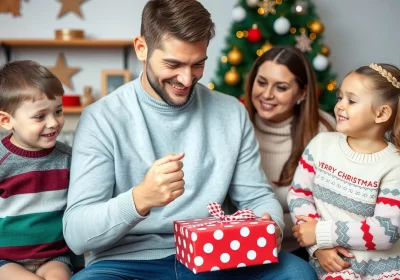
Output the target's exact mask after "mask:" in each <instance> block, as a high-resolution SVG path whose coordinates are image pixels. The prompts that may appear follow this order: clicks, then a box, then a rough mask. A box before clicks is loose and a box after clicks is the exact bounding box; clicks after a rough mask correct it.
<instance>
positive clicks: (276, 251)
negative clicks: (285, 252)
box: [272, 248, 278, 257]
mask: <svg viewBox="0 0 400 280" xmlns="http://www.w3.org/2000/svg"><path fill="white" fill-rule="evenodd" d="M272 254H273V255H274V257H277V256H278V249H276V248H275V249H274V250H273V251H272Z"/></svg>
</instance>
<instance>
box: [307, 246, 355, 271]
mask: <svg viewBox="0 0 400 280" xmlns="http://www.w3.org/2000/svg"><path fill="white" fill-rule="evenodd" d="M339 253H340V254H342V255H343V256H345V257H347V258H352V257H353V254H351V253H350V252H349V251H347V250H346V249H345V248H343V247H335V248H331V249H318V250H316V251H315V252H314V255H315V257H316V258H317V259H318V262H319V264H320V265H321V266H322V268H323V269H324V270H325V272H327V273H333V272H339V271H342V270H343V269H346V268H348V267H349V266H350V263H349V262H347V261H345V260H343V259H342V258H341V256H339Z"/></svg>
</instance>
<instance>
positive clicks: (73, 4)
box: [58, 0, 86, 19]
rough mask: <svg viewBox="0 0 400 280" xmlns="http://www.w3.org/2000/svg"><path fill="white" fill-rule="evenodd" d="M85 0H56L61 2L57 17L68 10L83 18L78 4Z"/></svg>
mask: <svg viewBox="0 0 400 280" xmlns="http://www.w3.org/2000/svg"><path fill="white" fill-rule="evenodd" d="M85 1H86V0H58V2H60V3H62V7H61V10H60V12H59V13H58V18H60V17H62V16H64V15H65V14H66V13H68V12H74V13H75V14H76V15H77V16H79V17H80V18H82V19H83V15H82V12H81V8H80V4H82V3H83V2H85Z"/></svg>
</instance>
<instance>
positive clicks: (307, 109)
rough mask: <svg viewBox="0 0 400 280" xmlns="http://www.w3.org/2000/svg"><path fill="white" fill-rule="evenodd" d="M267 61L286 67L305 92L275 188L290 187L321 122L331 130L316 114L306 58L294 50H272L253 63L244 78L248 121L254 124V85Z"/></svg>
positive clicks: (297, 107) (312, 80)
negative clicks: (302, 156)
mask: <svg viewBox="0 0 400 280" xmlns="http://www.w3.org/2000/svg"><path fill="white" fill-rule="evenodd" d="M266 61H274V62H275V63H277V64H281V65H285V66H286V67H287V68H288V69H289V71H290V72H291V73H292V74H293V75H294V76H295V77H296V82H297V85H298V86H299V89H300V90H306V94H305V98H304V101H303V102H301V103H300V104H299V105H295V107H294V108H293V121H292V126H291V137H292V143H293V144H292V153H291V155H290V157H289V159H288V160H287V161H286V163H285V164H284V166H283V168H282V172H281V175H280V177H279V181H278V182H274V183H275V184H276V185H277V186H287V185H289V184H290V183H291V182H292V180H293V176H294V172H295V171H296V168H297V165H298V163H299V160H300V157H301V155H302V153H303V151H304V149H305V148H306V146H307V144H308V143H309V142H310V141H311V139H312V138H313V137H314V136H315V135H317V134H318V132H319V123H320V122H321V123H322V124H323V125H324V126H325V127H326V128H327V130H328V131H333V127H332V126H331V125H330V124H329V122H328V121H327V120H325V119H324V118H323V117H321V116H320V114H319V111H318V110H319V104H318V100H317V82H316V78H315V73H314V70H313V68H312V66H311V64H310V62H309V60H308V59H307V57H306V56H305V55H304V54H303V53H302V52H301V51H299V50H298V49H296V48H294V47H291V46H290V47H283V46H275V47H273V48H271V49H270V50H269V51H267V52H265V53H264V54H262V55H261V56H260V57H258V58H257V60H256V61H255V62H254V64H253V67H252V69H251V70H250V73H249V75H248V77H247V81H246V85H245V105H246V108H247V111H248V112H249V116H250V119H251V121H252V122H253V123H254V118H255V114H256V113H257V112H256V109H255V107H254V105H253V102H252V100H251V96H252V89H253V84H254V81H255V79H256V76H257V73H258V69H259V68H260V66H261V65H262V64H263V63H264V62H266Z"/></svg>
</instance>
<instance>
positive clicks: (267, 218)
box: [261, 213, 282, 253]
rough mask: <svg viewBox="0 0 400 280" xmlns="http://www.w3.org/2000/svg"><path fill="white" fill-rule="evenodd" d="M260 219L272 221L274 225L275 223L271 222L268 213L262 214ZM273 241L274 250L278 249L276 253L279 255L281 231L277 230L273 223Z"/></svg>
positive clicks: (277, 227)
mask: <svg viewBox="0 0 400 280" xmlns="http://www.w3.org/2000/svg"><path fill="white" fill-rule="evenodd" d="M261 218H262V219H263V220H267V221H272V222H274V223H275V221H274V220H272V218H271V215H270V214H268V213H264V214H262V215H261ZM275 239H276V248H277V249H278V253H279V252H280V251H281V243H282V238H281V229H280V228H279V226H278V225H277V224H276V223H275Z"/></svg>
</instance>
